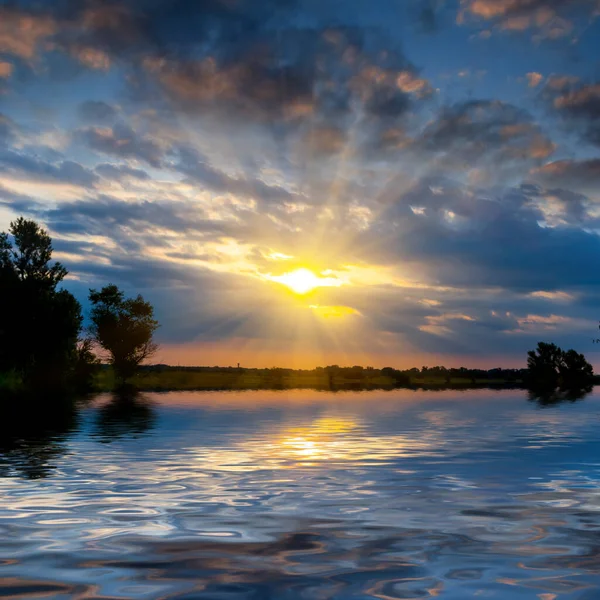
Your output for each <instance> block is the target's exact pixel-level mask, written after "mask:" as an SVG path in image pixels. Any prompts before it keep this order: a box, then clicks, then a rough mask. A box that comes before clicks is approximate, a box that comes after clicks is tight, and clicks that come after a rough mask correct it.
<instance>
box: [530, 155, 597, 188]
mask: <svg viewBox="0 0 600 600" xmlns="http://www.w3.org/2000/svg"><path fill="white" fill-rule="evenodd" d="M531 178H532V179H534V180H536V181H540V182H542V183H543V184H545V185H546V186H547V187H562V188H566V189H571V190H576V191H583V192H586V191H592V192H595V191H596V190H598V188H599V187H600V158H595V159H590V160H579V161H578V160H557V161H554V162H550V163H548V164H546V165H544V166H543V167H540V168H539V169H536V170H534V171H533V172H532V173H531Z"/></svg>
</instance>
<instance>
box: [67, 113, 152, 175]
mask: <svg viewBox="0 0 600 600" xmlns="http://www.w3.org/2000/svg"><path fill="white" fill-rule="evenodd" d="M77 135H78V138H79V139H80V140H82V141H83V142H84V143H85V144H86V145H87V146H89V147H90V148H91V149H92V150H96V151H97V152H102V153H104V154H110V155H112V156H118V157H120V158H133V159H137V160H143V161H145V162H147V163H148V164H150V165H151V166H153V167H157V168H158V167H160V166H161V164H162V159H163V156H164V151H163V148H162V147H161V145H160V144H159V143H158V142H157V141H156V140H155V139H153V138H151V137H149V136H144V135H138V134H137V133H136V132H135V131H134V130H133V129H132V128H131V127H129V125H126V124H125V123H117V124H116V125H115V126H114V127H89V128H87V129H82V130H79V131H78V133H77Z"/></svg>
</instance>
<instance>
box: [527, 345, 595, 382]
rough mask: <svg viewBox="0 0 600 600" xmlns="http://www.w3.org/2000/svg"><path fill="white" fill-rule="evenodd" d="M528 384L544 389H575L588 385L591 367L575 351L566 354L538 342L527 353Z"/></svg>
mask: <svg viewBox="0 0 600 600" xmlns="http://www.w3.org/2000/svg"><path fill="white" fill-rule="evenodd" d="M527 370H528V372H527V379H528V383H529V384H530V385H533V386H537V387H545V388H556V387H561V388H576V387H581V386H585V385H587V384H589V383H590V381H591V380H592V378H593V376H594V369H593V367H592V365H591V364H590V363H589V362H588V361H587V360H586V358H585V356H584V355H583V354H579V353H578V352H576V351H575V350H567V351H566V352H565V351H564V350H562V349H561V348H559V347H558V346H556V345H555V344H548V343H546V342H539V344H538V345H537V348H536V349H535V350H530V351H529V352H528V353H527Z"/></svg>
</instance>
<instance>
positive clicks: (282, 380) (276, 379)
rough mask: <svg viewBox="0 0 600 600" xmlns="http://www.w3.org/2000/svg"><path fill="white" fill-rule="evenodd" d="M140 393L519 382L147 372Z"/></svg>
mask: <svg viewBox="0 0 600 600" xmlns="http://www.w3.org/2000/svg"><path fill="white" fill-rule="evenodd" d="M115 383H116V382H115V378H114V374H113V373H112V371H111V370H109V369H105V370H103V371H102V372H101V373H100V374H99V375H98V378H97V381H96V384H97V387H98V389H99V390H103V391H108V390H111V389H114V387H115ZM129 383H130V384H132V385H134V386H135V387H136V388H138V389H140V390H146V391H178V390H180V391H182V390H256V389H265V390H266V389H303V388H304V389H344V388H350V389H377V388H382V389H391V388H394V387H430V388H441V387H456V388H468V387H485V386H504V385H519V384H520V381H508V380H506V379H489V378H485V379H484V378H482V379H472V378H465V377H450V378H439V377H437V378H436V377H407V378H403V379H401V380H398V379H397V378H394V377H392V376H388V375H384V374H382V373H381V372H380V371H379V370H373V371H372V372H368V371H365V372H364V373H363V374H361V376H360V377H351V376H348V375H343V374H329V373H326V372H315V371H292V372H287V371H286V370H269V369H261V370H258V369H223V370H190V369H181V370H178V369H168V370H145V371H142V372H140V373H139V374H138V375H137V376H136V377H134V378H133V379H131V380H130V381H129Z"/></svg>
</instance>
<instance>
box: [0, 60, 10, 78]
mask: <svg viewBox="0 0 600 600" xmlns="http://www.w3.org/2000/svg"><path fill="white" fill-rule="evenodd" d="M12 72H13V64H12V63H9V62H5V61H1V60H0V78H1V79H6V78H7V77H10V76H11V75H12Z"/></svg>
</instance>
